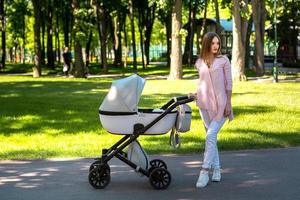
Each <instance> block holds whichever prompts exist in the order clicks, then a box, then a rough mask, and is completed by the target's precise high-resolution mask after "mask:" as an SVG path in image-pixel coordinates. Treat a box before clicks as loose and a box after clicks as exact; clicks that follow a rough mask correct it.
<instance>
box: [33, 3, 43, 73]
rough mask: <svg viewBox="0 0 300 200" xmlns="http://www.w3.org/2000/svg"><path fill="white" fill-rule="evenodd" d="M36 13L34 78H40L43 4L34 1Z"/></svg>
mask: <svg viewBox="0 0 300 200" xmlns="http://www.w3.org/2000/svg"><path fill="white" fill-rule="evenodd" d="M32 5H33V13H34V66H33V77H40V76H41V74H42V68H41V62H42V59H41V38H40V34H41V32H40V28H41V7H40V5H41V2H40V0H32Z"/></svg>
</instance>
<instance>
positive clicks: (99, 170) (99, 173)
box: [89, 164, 110, 189]
mask: <svg viewBox="0 0 300 200" xmlns="http://www.w3.org/2000/svg"><path fill="white" fill-rule="evenodd" d="M89 183H90V184H91V185H92V186H93V187H94V188H95V189H103V188H105V187H106V186H107V185H108V184H109V183H110V167H109V165H108V164H100V165H99V166H96V167H95V168H94V169H92V170H91V171H90V173H89Z"/></svg>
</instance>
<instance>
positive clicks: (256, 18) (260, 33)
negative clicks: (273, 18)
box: [252, 0, 266, 76]
mask: <svg viewBox="0 0 300 200" xmlns="http://www.w3.org/2000/svg"><path fill="white" fill-rule="evenodd" d="M252 13H253V23H254V28H255V54H254V55H255V59H254V60H255V68H256V75H257V76H262V75H264V34H265V19H266V17H265V13H266V12H265V0H252Z"/></svg>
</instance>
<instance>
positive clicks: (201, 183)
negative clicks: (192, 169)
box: [196, 170, 209, 188]
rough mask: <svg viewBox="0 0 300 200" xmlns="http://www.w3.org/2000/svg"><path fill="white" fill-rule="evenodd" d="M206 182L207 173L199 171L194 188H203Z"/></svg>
mask: <svg viewBox="0 0 300 200" xmlns="http://www.w3.org/2000/svg"><path fill="white" fill-rule="evenodd" d="M208 181H209V177H208V171H205V170H201V171H200V175H199V178H198V181H197V183H196V187H197V188H203V187H205V186H206V185H207V183H208Z"/></svg>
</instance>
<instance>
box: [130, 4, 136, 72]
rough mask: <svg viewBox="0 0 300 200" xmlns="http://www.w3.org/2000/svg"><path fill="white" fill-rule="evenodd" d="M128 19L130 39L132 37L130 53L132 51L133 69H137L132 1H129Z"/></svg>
mask: <svg viewBox="0 0 300 200" xmlns="http://www.w3.org/2000/svg"><path fill="white" fill-rule="evenodd" d="M129 18H130V25H131V37H132V51H133V68H134V69H135V70H136V69H137V61H136V44H135V30H134V15H133V0H129Z"/></svg>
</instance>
